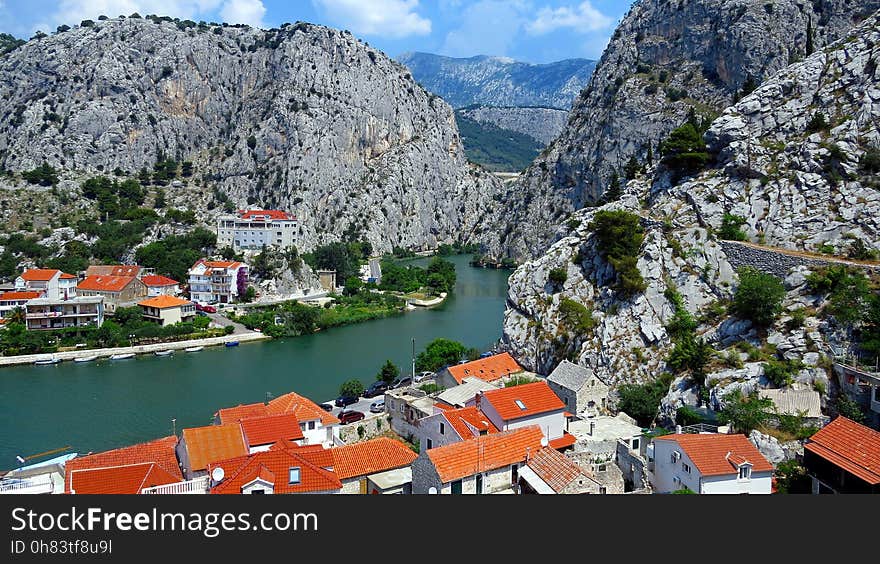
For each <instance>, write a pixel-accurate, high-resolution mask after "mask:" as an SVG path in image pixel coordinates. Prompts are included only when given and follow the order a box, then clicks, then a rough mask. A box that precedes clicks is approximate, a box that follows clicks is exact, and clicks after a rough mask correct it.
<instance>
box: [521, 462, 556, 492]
mask: <svg viewBox="0 0 880 564" xmlns="http://www.w3.org/2000/svg"><path fill="white" fill-rule="evenodd" d="M519 477H520V478H522V479H523V480H525V481H526V483H527V484H528V485H530V486H532V488H534V490H535V491H536V492H538V493H539V494H543V495H549V494H555V493H556V492H555V491H554V490H553V488H551V487H550V486H548V485H547V482H545V481H544V480H542V479H541V478H540V476H538V475H537V474H535V471H534V470H532V469H531V468H529V467H528V466H523V467H522V468H520V469H519Z"/></svg>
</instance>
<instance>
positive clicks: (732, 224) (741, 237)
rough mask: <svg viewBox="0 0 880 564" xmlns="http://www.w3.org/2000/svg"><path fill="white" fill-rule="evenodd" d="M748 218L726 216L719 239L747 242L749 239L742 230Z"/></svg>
mask: <svg viewBox="0 0 880 564" xmlns="http://www.w3.org/2000/svg"><path fill="white" fill-rule="evenodd" d="M745 222H746V218H744V217H742V216H741V215H733V214H730V213H725V214H724V219H722V220H721V229H719V230H718V237H719V238H720V239H727V240H730V241H745V240H747V239H748V236H747V235H746V233H745V231H743V230H742V229H741V227H742V225H743V224H745Z"/></svg>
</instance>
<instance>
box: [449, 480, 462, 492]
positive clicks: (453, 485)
mask: <svg viewBox="0 0 880 564" xmlns="http://www.w3.org/2000/svg"><path fill="white" fill-rule="evenodd" d="M449 486H450V487H449V489H450V490H451V491H452V495H461V480H456V481H454V482H452V483H451V484H449Z"/></svg>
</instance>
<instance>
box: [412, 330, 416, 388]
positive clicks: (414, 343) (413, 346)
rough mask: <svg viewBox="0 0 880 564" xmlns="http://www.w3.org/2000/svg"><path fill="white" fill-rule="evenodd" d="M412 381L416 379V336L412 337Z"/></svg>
mask: <svg viewBox="0 0 880 564" xmlns="http://www.w3.org/2000/svg"><path fill="white" fill-rule="evenodd" d="M412 379H413V380H412V381H413V384H415V381H416V338H415V337H413V338H412Z"/></svg>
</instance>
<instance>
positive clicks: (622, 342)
mask: <svg viewBox="0 0 880 564" xmlns="http://www.w3.org/2000/svg"><path fill="white" fill-rule="evenodd" d="M878 24H880V14H875V15H873V16H871V17H870V18H868V20H867V21H865V22H864V23H863V24H862V25H861V26H860V27H858V28H856V29H855V30H853V31H851V32H850V33H848V34H846V35H845V37H843V38H842V39H840V40H839V41H837V42H836V43H834V44H832V45H830V46H828V47H827V48H825V49H824V50H822V51H820V52H817V53H815V54H813V55H812V56H810V57H809V58H807V59H806V60H804V61H803V62H800V63H796V64H794V65H792V66H791V67H788V68H786V69H784V70H783V71H780V72H779V73H777V74H776V75H775V76H773V77H772V78H770V79H769V80H768V81H767V82H766V83H765V84H764V85H763V86H761V87H760V88H758V89H757V90H756V91H754V92H753V93H752V94H750V95H748V96H746V97H745V98H743V99H742V100H741V101H740V102H739V103H737V104H736V105H734V106H732V107H731V108H729V109H727V110H725V111H724V113H723V115H721V117H719V118H718V119H716V120H715V121H714V123H713V124H712V125H711V127H710V128H709V133H708V134H707V139H708V140H709V145H710V148H711V150H712V151H713V152H714V153H715V154H716V157H715V160H714V163H713V164H712V165H711V166H710V167H709V168H708V169H707V170H704V171H702V172H700V173H698V174H696V175H695V176H692V177H690V178H686V179H684V180H682V181H681V182H679V183H677V184H673V183H672V182H671V181H670V178H669V174H668V173H667V171H666V170H665V169H664V167H663V166H661V165H656V164H655V166H653V167H648V170H647V173H646V174H644V175H641V176H639V177H637V178H636V179H634V180H632V181H630V182H629V183H628V184H627V185H626V186H625V187H624V189H623V196H622V198H621V199H620V200H619V201H616V202H613V203H610V204H605V205H603V206H601V207H599V208H586V209H582V210H579V211H576V212H575V213H574V214H572V216H571V218H570V220H569V221H567V222H566V224H565V225H563V226H561V227H560V228H559V233H558V240H557V241H556V242H555V243H554V244H553V245H552V246H551V247H550V248H549V250H548V251H547V252H546V253H544V254H543V255H542V256H540V257H539V258H537V259H534V260H532V261H529V262H527V263H525V264H524V265H523V266H521V267H520V268H518V269H517V270H516V272H515V273H514V274H513V275H512V276H511V278H510V291H509V294H508V306H509V307H508V309H507V312H506V314H505V323H504V340H505V342H506V343H507V345H508V346H509V348H510V349H511V351H512V352H513V353H514V355H515V356H516V358H517V359H518V360H520V362H522V363H523V364H524V366H526V367H527V368H529V369H530V370H535V371H538V372H546V371H547V370H549V369H552V368H553V367H554V366H555V365H556V364H557V363H558V362H559V361H561V360H562V359H564V358H567V359H569V360H573V361H575V362H578V363H579V364H582V365H584V366H589V367H590V368H592V369H593V370H594V371H595V372H596V374H597V376H599V377H600V378H603V379H604V380H607V381H609V382H612V383H614V384H621V383H629V382H640V381H646V380H650V379H653V378H655V377H656V376H657V375H659V374H660V373H662V372H663V371H665V370H666V368H667V367H666V358H667V357H668V355H669V352H670V351H671V349H672V347H673V342H672V340H671V339H670V336H669V335H668V334H667V331H666V326H667V325H668V323H669V321H670V320H671V318H672V315H673V313H674V307H675V306H674V304H673V303H672V301H671V299H670V297H669V292H668V291H669V290H675V291H676V292H677V293H678V294H680V296H681V300H682V302H683V304H684V307H685V308H686V309H687V310H688V312H689V313H691V315H692V316H693V317H694V319H696V320H698V322H699V324H698V328H697V330H696V333H697V336H699V337H701V338H703V339H705V340H706V342H708V343H709V344H710V345H711V346H712V348H713V349H714V350H715V351H716V352H717V353H718V354H717V355H716V357H715V359H714V360H713V361H712V362H711V363H710V365H709V370H708V374H707V376H706V387H707V389H708V394H707V396H706V397H705V398H701V397H700V396H699V395H698V394H697V393H696V389H695V388H694V387H693V383H692V382H691V381H690V379H689V378H686V377H685V378H678V379H676V380H675V381H673V383H672V386H671V387H670V390H669V393H668V394H667V397H666V398H665V399H664V401H663V404H662V405H661V418H663V419H665V420H667V421H668V420H669V419H671V418H672V417H674V413H675V410H676V409H677V408H678V407H681V406H682V405H690V406H695V405H700V404H702V405H705V404H706V402H708V405H709V406H711V407H713V408H718V407H721V406H722V405H723V401H724V399H723V398H724V396H725V394H727V393H728V392H730V391H733V390H734V389H740V390H742V391H743V392H744V393H748V392H750V391H754V390H757V389H760V388H766V387H772V386H774V384H773V383H771V382H770V381H769V380H768V379H767V377H766V376H765V374H764V372H765V367H766V364H767V362H768V361H770V360H777V361H784V360H799V361H801V362H803V366H802V367H800V368H798V369H797V371H796V373H794V374H793V375H792V385H793V386H794V387H799V388H805V389H816V390H823V392H824V394H825V397H824V398H823V401H825V400H827V399H828V398H829V397H830V396H829V395H828V394H831V393H832V392H831V390H832V388H833V381H829V379H828V376H829V375H828V373H827V370H826V367H825V366H826V365H825V364H824V363H823V362H822V357H823V356H826V355H829V354H830V353H831V351H832V350H833V349H834V348H837V347H839V346H840V345H841V342H842V340H843V338H842V333H841V327H839V326H837V325H836V324H835V323H834V320H833V318H831V319H819V318H818V317H817V316H816V315H815V312H816V310H817V309H819V308H821V306H822V305H823V304H824V299H825V297H824V296H817V295H813V294H812V293H811V292H810V290H809V288H808V285H807V284H806V283H805V281H806V279H807V277H808V275H809V273H810V269H811V268H816V267H818V266H821V265H822V264H823V261H822V260H821V259H815V258H812V257H799V258H796V254H780V253H779V252H774V251H773V250H772V249H769V250H768V249H764V250H760V249H758V250H756V249H754V248H753V247H744V246H743V245H738V244H730V243H726V242H723V241H719V240H717V236H716V235H715V234H716V233H717V232H718V229H719V228H720V226H721V223H722V220H723V216H724V214H725V213H733V214H737V215H741V216H743V217H744V221H745V223H744V224H743V226H742V229H743V231H744V232H745V234H746V235H747V237H749V238H751V239H752V240H753V241H756V240H757V241H763V242H764V244H766V245H772V246H774V247H778V248H784V249H792V250H806V251H815V250H817V247H818V245H820V244H822V245H825V246H826V249H827V246H830V247H832V248H834V249H839V250H845V249H847V248H848V247H849V246H850V245H851V244H852V241H854V240H856V239H858V240H860V241H862V243H863V244H864V247H865V248H867V249H868V250H869V251H870V250H872V249H873V250H880V232H878V231H877V225H876V221H877V218H878V217H880V210H878V209H877V207H876V206H877V205H878V204H877V201H878V194H877V191H876V188H875V186H876V179H877V177H876V170H874V171H870V170H866V163H869V162H871V160H870V158H872V157H871V155H872V154H876V151H877V147H878V141H880V140H878V135H880V130H878V124H880V104H878V100H880V90H878V77H877V75H876V73H875V70H876V69H875V68H874V65H873V64H872V62H871V61H876V60H878V57H880V25H878ZM816 112H822V113H824V114H825V115H826V118H827V121H828V123H829V125H828V126H827V127H823V128H821V129H820V130H818V131H816V132H810V131H806V129H808V127H807V124H808V122H810V121H811V120H812V119H813V117H812V116H813V115H814V114H815V113H816ZM749 132H750V133H749ZM835 147H836V148H835ZM829 158H831V159H833V160H834V162H833V163H830V162H829V160H828V159H829ZM871 166H874V165H871ZM599 210H625V211H628V212H630V213H632V214H636V215H638V216H639V217H640V221H641V224H642V227H643V229H644V231H645V237H644V242H643V243H642V247H641V249H640V251H639V256H638V262H637V267H638V270H639V272H640V273H641V275H642V277H643V278H644V280H645V285H646V289H645V291H644V292H642V293H639V294H637V295H635V296H634V297H632V298H629V299H623V298H621V297H620V296H618V295H617V293H616V292H615V291H614V289H613V287H612V283H613V282H614V280H615V276H616V275H615V273H614V270H613V268H612V267H611V266H610V265H609V264H608V263H607V261H606V260H605V259H604V258H602V255H601V253H600V249H598V248H597V247H596V244H597V243H596V237H595V234H594V233H593V231H592V230H591V228H590V222H591V221H592V220H593V218H594V217H595V215H596V214H597V213H598V211H599ZM743 249H748V250H746V251H744V250H743ZM753 250H754V251H755V252H752V251H753ZM767 253H769V254H770V255H776V254H779V255H780V256H784V257H787V258H791V259H792V260H791V262H788V263H786V262H785V261H784V260H782V259H779V260H778V261H777V263H779V264H776V265H771V264H769V263H770V262H771V261H770V259H769V258H768V256H767ZM735 266H736V267H739V266H755V267H758V268H760V269H762V270H766V271H770V272H772V273H774V274H776V275H777V276H779V277H780V278H783V279H784V287H785V289H786V292H787V293H786V296H785V298H784V300H783V311H784V313H783V315H782V316H781V317H780V318H779V319H778V320H777V321H776V322H775V323H774V324H773V325H772V326H771V327H769V328H766V329H761V330H758V329H757V328H755V327H753V326H752V324H751V323H750V322H748V321H745V320H741V319H737V318H735V317H732V316H730V314H729V313H728V310H727V308H726V307H725V306H724V300H726V299H729V298H730V297H731V296H732V295H733V293H734V291H735V288H736V285H737V283H738V276H737V274H736V270H735ZM851 266H853V267H864V268H868V269H873V267H872V266H871V265H867V266H863V265H858V264H856V263H851ZM558 269H564V270H565V271H566V273H567V276H566V277H565V282H564V283H563V284H561V285H558V284H556V285H554V284H551V283H550V282H549V280H548V279H549V274H550V272H551V271H552V270H558ZM557 279H558V278H557ZM566 301H573V302H575V303H577V304H580V305H582V306H584V307H585V308H586V310H587V311H590V312H592V317H593V320H594V323H593V327H592V328H590V329H589V330H586V331H573V330H572V326H571V323H570V321H569V320H568V319H567V316H566V314H565V312H564V311H563V308H562V307H561V306H563V304H565V303H566ZM568 309H569V310H570V309H571V308H570V307H568ZM794 310H799V315H800V317H801V319H802V321H799V322H797V323H793V322H792V319H793V316H792V315H789V313H788V312H791V311H794ZM585 326H586V325H583V324H582V325H581V327H585ZM746 351H748V352H746ZM798 366H800V365H798Z"/></svg>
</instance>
